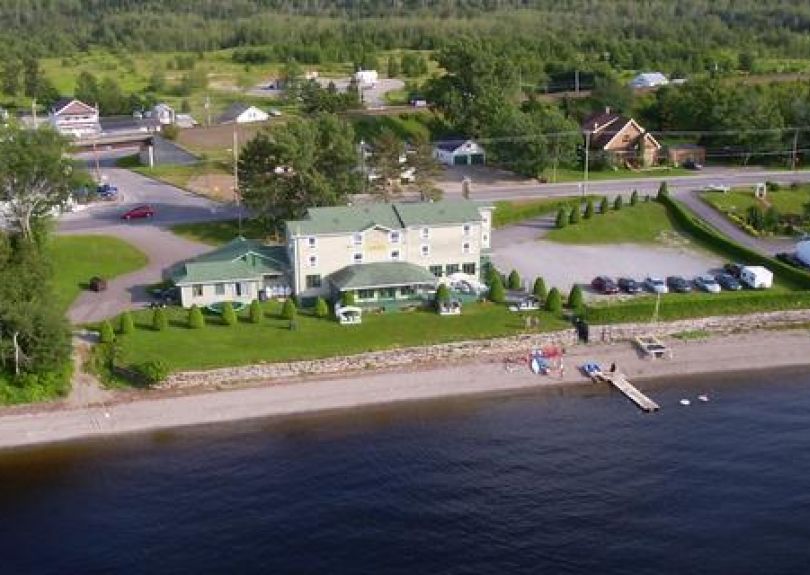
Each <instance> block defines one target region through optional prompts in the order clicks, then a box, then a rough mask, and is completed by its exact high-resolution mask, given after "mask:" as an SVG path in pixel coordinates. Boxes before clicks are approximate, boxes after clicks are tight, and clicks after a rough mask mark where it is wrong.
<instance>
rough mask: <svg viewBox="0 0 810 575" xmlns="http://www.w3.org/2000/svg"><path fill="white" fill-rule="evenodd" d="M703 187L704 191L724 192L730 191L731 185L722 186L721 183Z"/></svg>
mask: <svg viewBox="0 0 810 575" xmlns="http://www.w3.org/2000/svg"><path fill="white" fill-rule="evenodd" d="M703 189H704V191H706V192H721V193H723V194H726V193H728V192H729V191H731V186H724V185H723V184H709V185H708V186H706V187H705V188H703Z"/></svg>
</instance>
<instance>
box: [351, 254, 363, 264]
mask: <svg viewBox="0 0 810 575" xmlns="http://www.w3.org/2000/svg"><path fill="white" fill-rule="evenodd" d="M352 263H355V264H362V263H363V254H362V253H360V252H355V254H354V255H353V256H352Z"/></svg>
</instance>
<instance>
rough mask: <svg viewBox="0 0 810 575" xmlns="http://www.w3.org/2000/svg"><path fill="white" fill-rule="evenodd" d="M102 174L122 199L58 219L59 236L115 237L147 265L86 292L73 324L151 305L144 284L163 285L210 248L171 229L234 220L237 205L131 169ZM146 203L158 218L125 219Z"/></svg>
mask: <svg viewBox="0 0 810 575" xmlns="http://www.w3.org/2000/svg"><path fill="white" fill-rule="evenodd" d="M102 175H103V176H105V177H106V179H107V181H109V182H111V183H113V184H115V185H116V186H118V189H119V191H120V196H121V197H120V198H119V200H118V201H116V202H110V203H109V204H101V205H99V206H96V207H93V208H90V209H88V210H85V211H82V212H76V213H72V214H65V215H64V216H62V217H61V218H60V220H59V227H58V232H59V233H60V234H88V235H109V236H115V237H117V238H120V239H122V240H124V241H126V242H129V243H130V244H132V245H134V246H135V247H137V248H138V249H140V250H141V251H142V252H144V253H145V254H146V255H147V257H148V258H149V263H148V264H147V265H146V267H144V268H141V269H140V270H137V271H135V272H133V273H130V274H126V275H123V276H120V277H118V278H115V279H114V280H112V281H111V282H110V283H109V284H108V287H107V290H106V291H104V292H101V293H94V292H83V293H82V294H81V295H80V296H79V298H78V299H77V300H76V301H75V302H74V303H73V305H72V306H71V308H70V310H69V311H68V317H69V319H70V320H71V321H72V322H73V323H86V322H93V321H98V320H101V319H104V318H107V317H110V316H113V315H116V314H118V313H120V312H122V311H124V310H126V309H131V308H133V307H139V306H143V305H146V304H147V303H148V302H149V297H148V294H147V292H146V286H148V285H150V284H153V283H156V282H159V281H161V280H162V279H163V273H164V271H165V270H166V269H168V268H169V267H170V266H171V265H173V264H175V263H176V262H178V261H181V260H184V259H188V258H191V257H194V256H196V255H199V254H201V253H203V252H205V251H207V250H210V249H211V248H210V246H207V245H205V244H201V243H197V242H193V241H189V240H186V239H184V238H181V237H179V236H176V235H174V234H172V233H171V232H170V231H169V230H168V228H169V227H170V226H172V225H175V224H179V223H189V222H198V221H215V220H222V219H233V218H235V217H236V211H235V208H234V207H233V206H228V205H224V204H220V203H217V202H214V201H211V200H208V199H206V198H203V197H200V196H195V195H193V194H190V193H188V192H185V191H184V190H181V189H179V188H175V187H174V186H170V185H168V184H164V183H161V182H157V181H155V180H151V179H149V178H146V177H144V176H141V175H139V174H136V173H134V172H130V171H128V170H123V169H118V168H110V167H103V168H102ZM144 203H148V204H150V205H152V206H153V207H154V208H155V210H156V212H157V215H156V217H155V218H154V219H150V220H131V221H129V222H125V221H123V220H121V214H122V213H123V212H125V211H126V210H128V209H130V208H132V207H134V206H136V205H139V204H144ZM88 279H89V278H88Z"/></svg>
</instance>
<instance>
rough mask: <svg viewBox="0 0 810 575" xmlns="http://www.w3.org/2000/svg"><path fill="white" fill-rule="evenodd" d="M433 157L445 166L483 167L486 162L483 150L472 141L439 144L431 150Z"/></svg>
mask: <svg viewBox="0 0 810 575" xmlns="http://www.w3.org/2000/svg"><path fill="white" fill-rule="evenodd" d="M433 157H434V158H436V161H438V162H439V163H442V164H444V165H445V166H470V165H483V164H484V163H485V162H486V155H485V153H484V148H482V147H481V146H480V145H479V144H478V143H477V142H475V141H473V140H448V141H446V142H439V143H438V144H436V147H435V148H434V149H433Z"/></svg>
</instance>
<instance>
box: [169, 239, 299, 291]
mask: <svg viewBox="0 0 810 575" xmlns="http://www.w3.org/2000/svg"><path fill="white" fill-rule="evenodd" d="M288 265H289V264H288V261H287V252H286V250H285V249H284V247H283V246H267V245H264V244H263V243H262V242H259V241H257V240H246V239H245V238H241V237H240V238H236V239H234V240H232V241H230V242H228V243H227V244H225V245H223V246H221V247H219V248H217V249H215V250H213V251H210V252H208V253H205V254H203V255H201V256H198V257H196V258H193V259H191V260H189V261H187V262H184V263H181V264H179V265H177V266H175V268H174V269H173V270H172V271H171V273H170V276H171V278H172V281H174V283H175V284H178V285H183V284H195V283H214V282H225V281H236V280H249V279H257V278H260V277H261V276H263V275H265V274H282V273H284V270H285V269H286V268H287V267H288Z"/></svg>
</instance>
